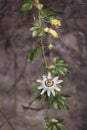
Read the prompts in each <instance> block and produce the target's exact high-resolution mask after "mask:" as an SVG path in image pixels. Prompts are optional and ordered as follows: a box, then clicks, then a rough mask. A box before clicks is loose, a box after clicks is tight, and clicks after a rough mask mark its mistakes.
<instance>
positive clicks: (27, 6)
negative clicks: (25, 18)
mask: <svg viewBox="0 0 87 130" xmlns="http://www.w3.org/2000/svg"><path fill="white" fill-rule="evenodd" d="M32 7H33V6H32V3H31V2H29V1H27V2H26V3H24V4H23V5H22V11H29V10H31V9H32Z"/></svg>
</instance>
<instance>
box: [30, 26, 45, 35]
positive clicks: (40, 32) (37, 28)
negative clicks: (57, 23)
mask: <svg viewBox="0 0 87 130" xmlns="http://www.w3.org/2000/svg"><path fill="white" fill-rule="evenodd" d="M30 31H33V32H32V36H33V37H37V36H43V35H44V34H45V33H44V30H43V28H42V27H41V26H40V25H39V24H35V25H34V27H32V28H30Z"/></svg>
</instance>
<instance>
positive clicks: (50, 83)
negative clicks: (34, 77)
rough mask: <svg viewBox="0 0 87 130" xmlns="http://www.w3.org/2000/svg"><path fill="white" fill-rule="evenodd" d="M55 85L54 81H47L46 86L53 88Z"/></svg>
mask: <svg viewBox="0 0 87 130" xmlns="http://www.w3.org/2000/svg"><path fill="white" fill-rule="evenodd" d="M53 84H54V81H53V80H52V79H47V80H46V81H45V85H46V86H47V87H52V86H53Z"/></svg>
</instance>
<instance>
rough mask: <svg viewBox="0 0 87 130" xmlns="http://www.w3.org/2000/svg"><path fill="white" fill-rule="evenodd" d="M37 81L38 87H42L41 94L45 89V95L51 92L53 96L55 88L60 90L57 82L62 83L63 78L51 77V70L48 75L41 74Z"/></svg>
mask: <svg viewBox="0 0 87 130" xmlns="http://www.w3.org/2000/svg"><path fill="white" fill-rule="evenodd" d="M37 82H39V83H40V86H39V87H38V89H42V91H41V93H40V94H41V95H42V94H44V93H45V92H46V91H47V95H48V96H50V95H51V93H52V95H53V96H55V90H57V91H59V92H60V91H61V89H60V87H59V86H58V84H60V83H62V82H63V80H59V77H58V76H56V77H54V78H53V77H52V74H51V72H48V75H47V76H46V75H43V76H42V79H38V80H37Z"/></svg>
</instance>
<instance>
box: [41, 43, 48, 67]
mask: <svg viewBox="0 0 87 130" xmlns="http://www.w3.org/2000/svg"><path fill="white" fill-rule="evenodd" d="M41 45H42V54H43V59H44V63H45V66H46V68H48V64H47V60H46V56H45V50H44V48H45V46H44V44H43V42H42V41H41Z"/></svg>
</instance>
